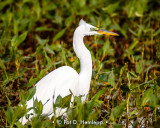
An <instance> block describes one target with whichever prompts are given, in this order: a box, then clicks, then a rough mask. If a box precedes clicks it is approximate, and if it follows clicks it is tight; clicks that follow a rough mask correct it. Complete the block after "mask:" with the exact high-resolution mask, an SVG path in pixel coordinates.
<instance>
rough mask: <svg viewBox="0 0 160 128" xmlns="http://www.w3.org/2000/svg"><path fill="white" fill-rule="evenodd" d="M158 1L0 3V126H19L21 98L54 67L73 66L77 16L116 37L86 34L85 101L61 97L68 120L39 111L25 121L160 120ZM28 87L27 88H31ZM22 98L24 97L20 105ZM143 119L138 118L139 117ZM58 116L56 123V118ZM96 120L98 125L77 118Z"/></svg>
mask: <svg viewBox="0 0 160 128" xmlns="http://www.w3.org/2000/svg"><path fill="white" fill-rule="evenodd" d="M159 6H160V3H159V1H158V0H154V1H152V0H131V1H130V0H125V1H124V0H120V1H112V0H99V1H96V0H89V1H87V0H83V1H79V0H72V1H69V0H62V1H53V0H34V1H33V0H21V1H14V0H3V1H1V2H0V99H1V100H0V112H1V114H0V127H14V126H15V127H18V128H21V127H23V126H22V124H21V123H20V122H19V121H17V120H18V119H19V118H20V117H23V116H24V115H25V114H26V113H27V111H28V110H27V109H26V106H25V105H24V104H25V103H26V101H28V100H29V99H31V98H32V97H33V95H34V93H35V91H36V90H35V87H33V88H31V87H32V86H34V85H35V84H36V83H37V82H38V81H39V80H40V79H41V78H42V77H44V76H45V75H46V74H48V73H49V72H51V71H52V70H54V69H56V68H58V67H60V66H63V65H68V66H71V67H73V68H74V69H76V70H77V71H78V72H79V71H80V69H79V66H80V64H79V61H78V59H77V58H76V55H75V53H74V52H73V48H72V37H73V32H74V30H75V28H76V27H77V26H78V23H79V20H80V19H84V20H86V21H87V22H89V23H91V24H93V25H94V26H97V27H100V28H102V29H106V30H110V31H115V32H117V33H118V34H119V35H120V36H119V37H110V38H108V37H105V36H103V37H102V36H94V37H85V38H84V42H85V45H86V47H87V48H88V49H89V50H90V52H91V54H92V59H93V75H92V81H91V87H90V93H89V96H88V101H86V102H85V103H82V101H81V99H80V97H74V102H73V104H72V105H71V106H70V100H71V95H69V96H66V97H64V98H62V97H61V96H59V97H58V98H57V100H56V103H55V104H53V107H54V108H55V109H57V107H61V108H67V115H68V121H73V120H76V121H77V124H75V125H74V124H73V123H72V124H64V120H63V119H62V118H61V117H55V116H54V117H53V118H52V121H54V123H53V122H52V121H51V120H50V119H48V115H41V114H42V109H43V104H42V102H41V101H37V100H36V99H35V101H34V107H33V108H31V109H33V110H34V112H35V113H36V115H35V117H33V118H32V120H31V121H29V122H28V123H27V125H26V127H42V128H43V127H115V128H117V127H118V128H119V127H130V126H131V127H151V126H152V125H154V124H156V123H157V122H158V121H159V119H160V110H159V107H160V105H159V102H160V80H159V79H160V77H159V76H160V70H159V69H160V62H159V59H160V40H159V34H160V29H159V22H160V13H159V12H160V9H159ZM29 88H31V89H29ZM19 104H23V106H20V105H19ZM142 118H143V120H141V119H142ZM59 120H60V121H62V122H63V123H62V124H58V123H57V121H59ZM81 120H84V121H92V120H93V121H97V122H98V121H101V122H103V124H101V125H100V124H98V125H88V124H81Z"/></svg>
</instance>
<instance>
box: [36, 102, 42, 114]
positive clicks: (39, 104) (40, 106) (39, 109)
mask: <svg viewBox="0 0 160 128" xmlns="http://www.w3.org/2000/svg"><path fill="white" fill-rule="evenodd" d="M42 110H43V104H42V102H41V101H39V102H38V104H37V111H38V115H41V114H42Z"/></svg>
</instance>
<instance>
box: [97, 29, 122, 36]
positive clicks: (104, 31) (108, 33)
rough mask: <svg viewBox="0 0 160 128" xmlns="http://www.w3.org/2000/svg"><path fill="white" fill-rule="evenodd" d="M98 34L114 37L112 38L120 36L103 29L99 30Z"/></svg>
mask: <svg viewBox="0 0 160 128" xmlns="http://www.w3.org/2000/svg"><path fill="white" fill-rule="evenodd" d="M97 32H98V33H99V34H105V35H112V36H119V35H118V34H117V33H114V32H110V31H107V30H103V29H98V30H97Z"/></svg>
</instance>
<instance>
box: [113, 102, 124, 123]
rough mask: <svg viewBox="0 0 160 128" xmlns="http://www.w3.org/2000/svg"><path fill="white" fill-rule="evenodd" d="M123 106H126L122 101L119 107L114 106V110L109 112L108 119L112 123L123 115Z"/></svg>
mask: <svg viewBox="0 0 160 128" xmlns="http://www.w3.org/2000/svg"><path fill="white" fill-rule="evenodd" d="M125 104H126V102H125V101H124V102H122V103H121V104H120V105H119V106H116V107H115V108H113V109H112V110H111V116H110V119H111V120H112V121H116V118H118V117H120V116H121V115H122V114H123V112H124V110H125Z"/></svg>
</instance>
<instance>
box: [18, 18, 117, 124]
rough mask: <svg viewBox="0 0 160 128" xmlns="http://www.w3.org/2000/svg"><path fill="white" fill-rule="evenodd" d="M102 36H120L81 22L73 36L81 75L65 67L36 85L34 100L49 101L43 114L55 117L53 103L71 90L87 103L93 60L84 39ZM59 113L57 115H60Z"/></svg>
mask: <svg viewBox="0 0 160 128" xmlns="http://www.w3.org/2000/svg"><path fill="white" fill-rule="evenodd" d="M100 34H106V35H114V36H118V34H116V33H113V32H109V31H106V30H102V29H99V28H97V27H94V26H92V25H90V24H87V23H86V22H85V21H84V20H80V22H79V26H78V27H77V28H76V30H75V31H74V35H73V49H74V51H75V53H76V55H77V57H78V58H79V60H80V73H79V74H78V73H77V72H76V70H74V69H73V68H71V67H69V66H63V67H60V68H58V69H56V70H54V71H52V72H50V73H49V74H47V75H46V76H45V77H43V78H42V79H41V80H40V81H39V82H38V83H37V84H36V93H35V95H34V96H33V98H34V99H36V98H37V99H38V101H40V100H41V102H42V104H45V103H46V102H47V100H48V99H49V101H48V102H47V103H46V104H45V105H44V106H43V112H42V114H48V115H50V114H51V116H53V115H52V113H53V102H54V101H55V100H56V98H57V96H58V95H60V96H62V97H65V96H67V95H69V94H70V91H69V90H71V91H72V93H73V95H74V96H79V95H82V101H85V99H86V96H87V94H88V93H89V89H90V82H91V76H92V58H91V54H90V52H89V50H88V49H87V48H86V47H85V45H84V42H83V37H84V36H89V35H100ZM53 95H54V100H53ZM33 98H32V99H30V100H29V101H28V102H27V103H26V105H27V108H30V107H33ZM58 111H59V110H57V111H56V113H59V112H58ZM64 111H65V110H64ZM64 111H61V112H60V113H59V114H60V115H61V114H62V113H64ZM29 113H33V110H32V111H29ZM51 116H50V117H51ZM20 120H21V121H22V124H25V123H26V122H27V119H26V118H25V117H23V118H21V119H20Z"/></svg>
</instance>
